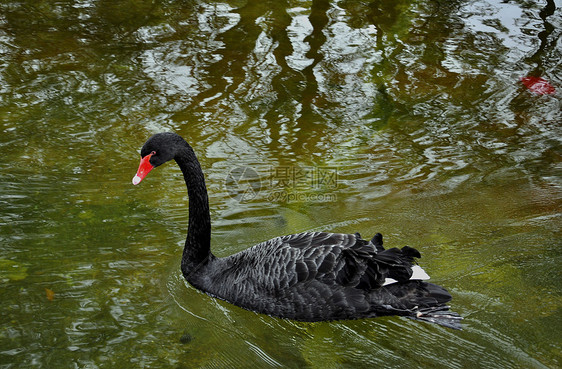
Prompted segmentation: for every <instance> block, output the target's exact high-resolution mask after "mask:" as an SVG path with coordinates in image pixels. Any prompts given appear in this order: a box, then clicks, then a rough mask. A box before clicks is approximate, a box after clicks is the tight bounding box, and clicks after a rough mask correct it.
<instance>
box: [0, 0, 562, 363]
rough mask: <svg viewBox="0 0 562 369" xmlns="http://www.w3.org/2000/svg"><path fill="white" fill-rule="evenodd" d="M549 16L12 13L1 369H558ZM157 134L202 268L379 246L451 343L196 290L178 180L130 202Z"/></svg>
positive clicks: (150, 183)
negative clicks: (217, 262) (419, 279)
mask: <svg viewBox="0 0 562 369" xmlns="http://www.w3.org/2000/svg"><path fill="white" fill-rule="evenodd" d="M561 8H562V3H561V2H560V1H558V0H556V1H552V0H549V1H538V2H530V1H510V2H503V1H499V0H497V1H496V0H480V1H462V2H461V1H447V2H445V1H406V0H399V1H395V2H387V1H361V2H360V1H326V0H313V1H308V2H305V1H279V0H277V1H251V0H249V1H230V2H219V1H214V2H213V1H174V2H172V1H146V0H119V1H105V0H89V1H88V0H84V1H68V0H63V1H57V2H36V1H4V2H2V3H1V4H0V130H1V133H2V134H1V135H0V148H1V152H2V160H1V161H0V215H1V217H0V287H1V288H0V299H1V301H2V303H1V304H0V312H1V314H0V324H1V325H0V367H1V368H19V367H49V368H50V367H53V368H64V367H86V368H96V367H112V368H113V367H127V368H129V367H151V368H154V367H177V368H184V367H185V368H189V367H248V366H250V365H253V366H258V367H313V368H316V367H321V368H332V367H377V366H381V367H396V368H400V367H450V368H457V367H458V368H466V367H494V368H514V367H515V368H529V367H533V368H555V367H559V366H560V364H561V362H562V355H561V341H560V334H559V332H560V331H561V330H562V324H561V323H560V317H559V316H560V312H561V307H562V298H561V292H562V290H561V286H560V268H559V264H560V261H561V252H560V247H561V246H562V245H561V242H560V240H561V239H562V238H561V232H560V229H561V226H562V222H561V199H562V196H561V178H562V166H561V162H562V160H561V159H562V155H561V152H562V150H561V148H562V144H561V143H562V123H561V122H562V112H561V111H562V109H561V108H562V106H561V105H562V104H561V102H562V100H561V98H560V96H561V95H560V93H561V92H560V91H561V88H562V74H561V71H562V68H561V66H562V64H561V60H562V44H561V35H562V10H561ZM529 75H532V76H537V77H538V76H540V77H542V78H544V79H546V80H547V81H549V83H550V84H551V85H552V86H554V87H555V88H556V93H554V94H551V95H549V94H545V95H539V94H536V93H534V92H532V91H530V90H528V89H527V88H526V87H525V86H524V85H523V84H522V83H521V82H520V78H521V77H525V76H529ZM168 130H172V131H175V132H177V133H179V134H181V135H183V136H184V137H185V138H186V139H187V140H188V141H189V142H190V143H191V144H192V146H193V147H194V149H195V151H196V152H197V153H198V155H199V159H200V161H201V164H202V167H203V169H204V171H205V174H206V177H207V185H208V188H209V196H210V201H211V208H212V209H211V216H212V220H213V250H214V252H215V253H216V254H217V255H219V256H223V255H228V254H230V253H234V252H236V251H240V250H242V249H245V248H246V247H248V246H251V245H253V244H255V243H258V242H260V241H263V240H266V239H269V238H271V237H274V236H277V235H282V234H288V233H296V232H300V231H305V230H326V231H337V232H357V231H359V232H361V233H362V234H363V235H364V236H365V237H367V236H371V235H373V234H374V233H375V232H381V233H383V234H384V235H385V240H386V244H387V245H390V246H402V245H405V244H408V245H412V246H415V247H417V248H418V249H419V250H420V251H421V253H422V255H423V258H422V259H421V260H420V263H421V264H422V265H423V266H424V268H425V269H426V270H427V271H428V272H429V273H430V274H431V275H432V278H433V280H434V281H435V282H436V283H438V284H441V285H443V286H444V287H446V288H448V289H449V290H450V291H451V293H452V295H453V301H452V303H451V304H452V306H453V310H455V311H457V312H459V313H460V314H462V315H463V316H464V317H465V320H464V323H465V329H464V330H463V331H460V332H458V331H451V330H448V329H445V328H442V327H438V326H434V325H429V324H424V323H420V322H414V321H410V320H407V319H403V318H397V317H390V318H379V319H370V320H358V321H346V322H329V323H314V324H308V323H295V322H291V321H286V320H280V319H275V318H270V317H267V316H262V315H256V314H254V313H251V312H248V311H245V310H242V309H239V308H237V307H234V306H232V305H229V304H227V303H224V302H222V301H217V300H215V299H213V298H211V297H209V296H206V295H205V294H203V293H201V292H199V291H197V290H195V289H194V288H192V287H191V286H189V285H188V284H187V283H186V282H185V281H184V280H183V278H182V276H181V273H180V271H179V258H180V255H181V247H182V246H183V239H184V237H185V230H186V227H187V207H186V201H187V195H186V191H185V188H184V187H183V186H184V185H183V181H182V179H181V176H180V172H179V170H178V169H177V168H174V165H167V166H165V167H162V168H159V169H158V170H155V171H153V172H151V174H150V176H149V178H147V179H146V180H145V181H144V182H143V183H142V185H141V186H139V187H133V186H132V185H131V182H130V181H131V178H132V176H133V175H134V173H135V171H136V169H137V166H138V159H139V157H138V151H139V149H140V147H141V145H142V144H143V143H144V141H145V140H146V138H148V137H149V136H150V135H151V134H152V133H155V132H158V131H168Z"/></svg>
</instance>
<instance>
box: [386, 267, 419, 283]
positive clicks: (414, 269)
mask: <svg viewBox="0 0 562 369" xmlns="http://www.w3.org/2000/svg"><path fill="white" fill-rule="evenodd" d="M412 279H415V280H426V279H429V275H428V274H427V273H426V272H425V270H423V269H422V267H421V266H419V265H414V266H413V267H412V276H411V277H410V280H412ZM396 282H398V281H397V280H396V279H393V278H385V280H384V283H383V284H382V285H383V286H386V285H388V284H392V283H396Z"/></svg>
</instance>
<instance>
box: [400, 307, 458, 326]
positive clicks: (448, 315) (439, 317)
mask: <svg viewBox="0 0 562 369" xmlns="http://www.w3.org/2000/svg"><path fill="white" fill-rule="evenodd" d="M415 313H416V315H414V316H410V317H409V318H411V319H415V320H422V321H425V322H430V323H435V324H439V325H442V326H444V327H447V328H453V329H462V325H461V320H462V317H461V316H460V315H459V314H457V313H455V312H453V311H449V307H448V306H436V307H431V308H424V309H419V310H417V311H416V312H415Z"/></svg>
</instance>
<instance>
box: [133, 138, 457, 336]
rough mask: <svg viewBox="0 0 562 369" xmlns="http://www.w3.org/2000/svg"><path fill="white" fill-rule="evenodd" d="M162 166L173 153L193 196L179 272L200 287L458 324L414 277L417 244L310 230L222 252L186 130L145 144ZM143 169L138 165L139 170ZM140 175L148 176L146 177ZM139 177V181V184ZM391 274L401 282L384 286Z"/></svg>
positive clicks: (227, 296) (364, 314)
mask: <svg viewBox="0 0 562 369" xmlns="http://www.w3.org/2000/svg"><path fill="white" fill-rule="evenodd" d="M149 154H152V155H151V157H149V162H150V164H151V165H152V166H154V167H156V166H158V165H161V164H163V163H164V162H166V161H168V160H171V159H175V160H176V162H177V163H178V165H179V167H180V168H181V170H182V172H183V175H184V178H185V182H186V185H187V190H188V196H189V228H188V233H187V239H186V243H185V248H184V251H183V256H182V262H181V270H182V272H183V275H184V277H185V279H186V280H187V281H188V282H189V283H190V284H192V285H193V286H194V287H196V288H198V289H200V290H202V291H204V292H206V293H208V294H210V295H212V296H215V297H218V298H221V299H223V300H226V301H228V302H231V303H233V304H235V305H238V306H240V307H242V308H245V309H248V310H252V311H255V312H258V313H263V314H268V315H272V316H277V317H281V318H288V319H294V320H301V321H321V320H337V319H358V318H369V317H376V316H383V315H402V316H407V317H411V318H414V319H419V320H425V321H430V322H433V323H437V324H441V325H444V326H448V327H451V328H457V329H460V327H461V325H460V319H461V318H460V317H459V316H458V314H456V313H453V312H450V311H448V306H446V305H445V303H446V302H448V301H449V300H450V299H451V295H450V294H449V293H448V292H447V291H446V290H445V289H444V288H442V287H440V286H437V285H435V284H431V283H427V282H424V281H421V280H411V279H410V278H411V277H412V266H413V265H412V263H413V258H414V257H418V258H419V257H420V254H419V252H418V251H417V250H416V249H413V248H411V247H408V246H406V247H404V248H402V249H401V250H399V249H396V248H393V249H389V250H385V249H384V248H383V246H382V235H380V234H376V235H375V236H374V237H373V239H372V240H370V241H367V240H363V239H362V238H361V236H360V235H359V234H340V233H321V232H305V233H299V234H294V235H289V236H283V237H277V238H274V239H271V240H269V241H266V242H262V243H260V244H258V245H256V246H253V247H251V248H249V249H247V250H244V251H242V252H239V253H237V254H234V255H231V256H228V257H225V258H217V257H215V256H214V255H213V254H212V253H211V250H210V241H211V221H210V215H209V205H208V199H207V190H206V186H205V180H204V177H203V172H202V171H201V167H200V165H199V162H198V160H197V158H196V156H195V154H194V152H193V150H192V148H191V147H190V146H189V145H188V144H187V142H185V141H184V140H183V139H182V138H181V137H180V136H178V135H176V134H173V133H160V134H157V135H154V136H153V137H151V138H150V139H149V140H148V141H147V142H146V143H145V145H144V146H143V148H142V150H141V157H143V158H144V157H146V156H147V155H149ZM139 170H140V169H139ZM141 179H142V178H141ZM139 181H140V179H139V180H138V181H137V183H138V182H139ZM387 278H392V279H393V280H395V281H397V282H396V283H390V284H385V281H388V280H387Z"/></svg>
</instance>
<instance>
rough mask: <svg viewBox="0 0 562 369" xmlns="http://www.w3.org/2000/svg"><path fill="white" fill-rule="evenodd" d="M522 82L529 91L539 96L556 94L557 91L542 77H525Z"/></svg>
mask: <svg viewBox="0 0 562 369" xmlns="http://www.w3.org/2000/svg"><path fill="white" fill-rule="evenodd" d="M521 82H522V83H523V84H524V85H525V87H527V88H528V89H529V90H531V91H533V92H534V93H536V94H539V95H545V94H553V93H555V92H556V89H555V88H554V87H553V86H552V85H551V84H550V83H548V81H547V80H546V79H544V78H542V77H533V76H528V77H523V78H521Z"/></svg>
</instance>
